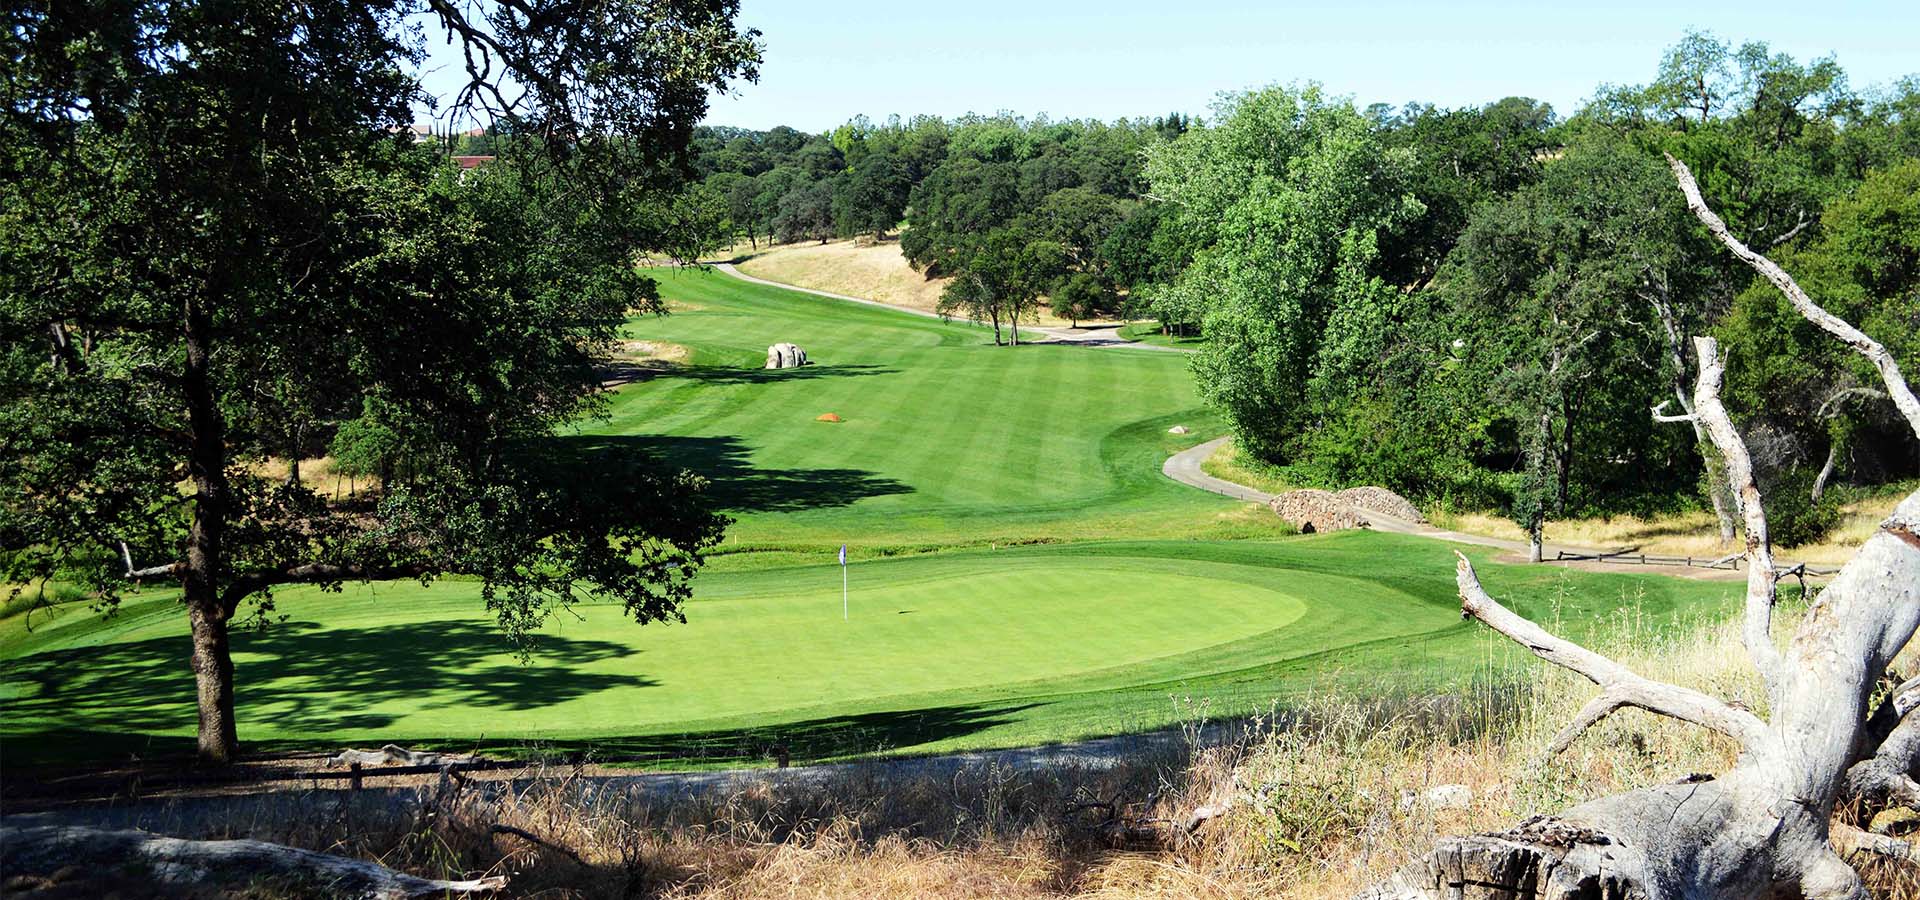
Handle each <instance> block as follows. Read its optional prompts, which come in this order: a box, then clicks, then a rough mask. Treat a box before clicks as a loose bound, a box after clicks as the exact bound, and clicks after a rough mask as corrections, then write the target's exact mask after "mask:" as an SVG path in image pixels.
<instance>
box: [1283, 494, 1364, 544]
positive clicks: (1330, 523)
mask: <svg viewBox="0 0 1920 900" xmlns="http://www.w3.org/2000/svg"><path fill="white" fill-rule="evenodd" d="M1267 505H1268V506H1270V507H1272V508H1273V511H1274V512H1275V513H1278V514H1279V516H1280V518H1282V519H1285V520H1287V521H1288V522H1291V523H1293V527H1295V528H1298V529H1300V533H1301V534H1317V533H1320V532H1326V531H1340V530H1342V529H1347V528H1359V527H1362V526H1364V525H1365V524H1366V521H1365V520H1363V519H1361V518H1360V514H1359V513H1358V512H1356V511H1355V510H1354V508H1353V507H1352V506H1349V505H1347V504H1345V503H1342V502H1340V498H1339V496H1338V495H1336V494H1334V493H1333V492H1332V491H1321V490H1315V489H1313V488H1307V489H1305V490H1298V491H1288V492H1286V493H1284V494H1281V495H1280V496H1278V497H1275V498H1273V500H1272V501H1271V502H1270V503H1268V504H1267Z"/></svg>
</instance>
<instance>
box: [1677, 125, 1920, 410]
mask: <svg viewBox="0 0 1920 900" xmlns="http://www.w3.org/2000/svg"><path fill="white" fill-rule="evenodd" d="M1667 165H1668V166H1669V167H1671V168H1672V169H1673V177H1674V178H1675V179H1677V180H1678V181H1679V182H1680V191H1681V193H1684V194H1686V195H1687V208H1688V209H1690V210H1692V211H1693V215H1694V217H1695V218H1697V219H1699V220H1700V223H1701V224H1703V225H1705V226H1707V230H1708V231H1710V232H1712V233H1713V236H1714V237H1715V238H1718V239H1719V241H1720V243H1722V244H1724V245H1726V248H1727V249H1728V250H1731V251H1733V255H1734V256H1737V257H1739V258H1740V260H1741V261H1743V262H1745V263H1746V264H1747V265H1749V266H1752V267H1753V269H1754V271H1756V272H1759V273H1760V274H1761V276H1762V277H1764V278H1766V279H1767V280H1768V281H1771V282H1773V286H1774V287H1777V288H1779V289H1780V293H1782V294H1785V295H1786V297H1787V301H1788V302H1789V303H1792V304H1793V308H1794V309H1796V310H1798V311H1799V312H1800V315H1801V316H1802V317H1804V318H1805V319H1806V320H1807V321H1809V322H1812V323H1813V324H1815V325H1817V326H1819V327H1820V328H1821V330H1823V331H1825V332H1827V333H1828V334H1831V335H1833V336H1834V337H1837V338H1839V339H1840V340H1841V341H1843V342H1845V343H1846V345H1847V346H1849V347H1852V348H1853V349H1854V350H1855V351H1856V352H1858V353H1859V354H1860V355H1861V356H1864V357H1866V358H1867V361H1868V362H1871V363H1873V367H1874V368H1875V369H1876V370H1878V371H1879V372H1880V378H1881V380H1883V381H1885V382H1886V383H1887V393H1888V394H1889V395H1890V396H1891V397H1892V398H1893V405H1894V406H1895V407H1897V408H1899V410H1900V414H1901V415H1902V416H1905V417H1906V420H1907V424H1908V425H1909V426H1910V427H1912V428H1913V433H1914V434H1915V435H1920V397H1915V396H1914V393H1913V388H1912V387H1911V386H1910V385H1908V384H1907V380H1906V378H1905V376H1903V375H1901V374H1900V364H1899V363H1898V362H1895V361H1894V358H1893V354H1892V353H1889V352H1887V348H1885V347H1883V346H1881V345H1880V342H1878V341H1876V340H1874V339H1873V338H1870V337H1868V336H1867V335H1866V332H1863V331H1861V330H1860V329H1858V328H1855V327H1853V325H1852V324H1850V323H1849V322H1847V320H1845V319H1842V318H1840V317H1839V316H1836V315H1834V314H1832V313H1830V312H1827V311H1826V310H1825V309H1822V308H1821V307H1820V305H1819V304H1817V303H1814V302H1813V298H1812V297H1809V296H1807V292H1806V291H1803V290H1801V289H1800V284H1799V283H1798V282H1796V281H1794V280H1793V276H1791V275H1788V274H1787V271H1786V270H1785V269H1782V268H1780V266H1779V264H1777V263H1775V262H1774V261H1773V260H1771V259H1768V258H1766V257H1765V256H1764V255H1762V254H1760V253H1757V252H1755V251H1754V250H1752V249H1751V248H1749V247H1748V246H1747V245H1746V244H1743V243H1741V242H1740V239H1739V238H1736V237H1734V236H1733V233H1732V232H1730V231H1728V230H1727V223H1726V222H1724V221H1721V219H1720V217H1719V216H1718V215H1716V214H1715V213H1714V211H1713V210H1712V209H1711V208H1709V207H1708V206H1707V201H1706V200H1705V199H1704V198H1702V197H1701V196H1700V185H1699V184H1698V183H1697V182H1695V181H1694V179H1693V172H1692V171H1690V170H1689V169H1688V168H1687V164H1686V163H1683V162H1681V161H1680V160H1678V159H1675V158H1674V156H1673V154H1671V153H1669V154H1667Z"/></svg>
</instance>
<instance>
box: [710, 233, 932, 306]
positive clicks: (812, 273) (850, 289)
mask: <svg viewBox="0 0 1920 900" xmlns="http://www.w3.org/2000/svg"><path fill="white" fill-rule="evenodd" d="M738 268H739V269H740V271H742V272H745V273H747V274H748V275H752V276H753V277H755V278H765V279H766V280H768V281H778V282H780V283H781V284H791V285H794V286H796V287H804V288H812V289H814V290H816V291H830V292H832V293H835V294H846V295H848V296H850V297H864V298H866V299H869V300H878V301H880V302H882V303H891V304H893V305H895V306H905V307H909V308H912V309H919V310H925V311H927V312H932V311H933V308H934V306H935V305H936V304H938V303H939V302H940V292H941V291H942V290H945V289H946V286H947V279H944V278H927V277H926V276H924V275H921V274H920V273H919V272H916V271H914V269H913V267H912V266H910V265H908V264H907V258H906V257H904V256H901V255H900V244H899V243H898V242H896V241H887V242H884V243H873V242H871V240H866V241H857V240H846V241H828V242H827V243H825V244H821V243H817V242H813V241H805V242H801V243H797V244H782V245H779V246H777V247H773V248H771V249H765V250H761V251H760V252H758V253H755V254H753V255H752V256H750V257H749V258H748V259H747V260H746V261H744V262H741V263H739V264H738Z"/></svg>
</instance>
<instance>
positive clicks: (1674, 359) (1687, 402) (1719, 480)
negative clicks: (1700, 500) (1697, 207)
mask: <svg viewBox="0 0 1920 900" xmlns="http://www.w3.org/2000/svg"><path fill="white" fill-rule="evenodd" d="M1653 311H1654V313H1655V315H1658V316H1659V317H1660V325H1661V329H1662V331H1663V333H1664V334H1665V335H1666V339H1667V357H1668V361H1669V362H1670V363H1672V365H1673V372H1674V381H1673V398H1674V399H1675V400H1677V401H1679V403H1680V410H1681V412H1682V414H1683V416H1682V418H1683V419H1684V420H1685V421H1686V422H1687V423H1688V424H1690V425H1692V426H1693V441H1694V445H1695V446H1697V447H1699V448H1700V456H1701V457H1702V459H1703V461H1704V462H1705V464H1706V470H1707V497H1708V499H1710V500H1711V501H1712V502H1713V518H1714V520H1715V521H1716V522H1718V523H1719V526H1720V543H1721V544H1723V545H1724V544H1731V543H1733V537H1734V527H1735V526H1734V521H1733V519H1734V510H1733V498H1732V497H1730V496H1728V494H1727V480H1726V472H1724V471H1722V469H1721V465H1720V459H1719V457H1718V455H1717V454H1715V452H1714V450H1713V443H1712V442H1711V441H1709V440H1707V431H1706V429H1705V428H1703V427H1701V425H1700V422H1699V420H1698V419H1695V418H1693V400H1692V398H1690V397H1688V396H1687V386H1686V371H1687V354H1686V349H1685V347H1686V336H1685V335H1683V334H1682V333H1681V331H1680V319H1679V316H1677V315H1675V314H1674V311H1673V305H1672V304H1671V303H1669V302H1668V301H1667V299H1666V295H1665V291H1664V290H1663V291H1662V292H1661V294H1660V296H1658V297H1657V298H1656V299H1655V300H1654V301H1653Z"/></svg>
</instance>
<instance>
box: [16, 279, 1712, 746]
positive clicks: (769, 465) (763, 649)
mask: <svg viewBox="0 0 1920 900" xmlns="http://www.w3.org/2000/svg"><path fill="white" fill-rule="evenodd" d="M662 281H663V290H664V292H665V293H666V295H667V296H668V297H669V298H671V299H672V300H674V301H675V302H676V304H677V305H678V307H679V308H680V309H682V310H684V311H683V312H680V313H676V314H674V315H672V316H669V317H665V318H657V319H646V320H639V321H635V322H634V323H632V325H631V326H630V331H631V335H632V337H634V338H635V339H645V340H652V341H662V342H669V343H671V344H674V345H676V346H684V347H687V348H690V353H689V355H688V357H687V361H686V364H685V365H684V366H683V367H682V368H678V369H675V370H672V371H670V372H669V373H668V374H664V375H660V376H658V377H655V378H653V379H651V380H648V381H644V382H641V383H637V384H634V385H630V386H628V387H626V388H624V389H622V390H621V392H620V393H619V395H618V396H617V398H616V399H615V401H614V402H613V404H612V405H611V408H610V414H609V417H608V418H607V420H605V421H601V422H595V423H591V425H590V427H585V428H582V429H581V430H580V433H578V434H576V435H572V436H569V437H566V438H563V440H568V441H578V442H593V443H599V444H605V445H609V446H612V447H616V448H624V449H627V450H630V451H631V452H635V453H644V454H649V455H652V456H655V457H659V458H663V459H665V460H668V461H672V462H676V463H679V464H683V465H687V466H690V467H693V468H695V469H697V470H700V471H703V472H706V473H708V474H709V475H711V476H712V477H713V478H714V480H715V491H716V496H717V497H718V498H719V499H720V500H721V502H723V503H724V504H725V505H726V506H727V507H728V508H729V509H730V510H731V511H732V513H733V515H735V516H736V517H737V520H738V521H737V523H736V525H735V526H734V528H733V529H732V531H731V534H730V536H729V539H728V541H727V544H726V545H725V546H724V548H723V552H722V553H721V554H720V555H719V556H718V557H717V559H716V561H715V563H714V565H712V566H710V567H709V570H708V571H707V572H705V573H703V574H702V575H701V576H700V578H699V580H698V583H697V593H696V597H695V599H694V600H693V601H692V603H691V604H689V606H688V608H687V610H686V613H687V617H688V620H689V621H688V623H687V624H686V625H684V626H681V625H673V626H648V627H644V628H642V627H637V626H635V625H633V624H632V623H631V622H626V621H623V620H622V618H621V615H620V611H619V610H618V609H617V608H613V607H596V606H585V607H580V608H579V609H578V610H577V616H569V615H562V616H559V617H557V618H556V619H555V621H554V622H553V623H552V624H551V626H550V627H549V628H548V629H547V630H546V632H545V633H544V634H543V635H542V637H541V640H540V642H539V645H538V647H537V648H536V652H535V654H534V656H533V658H532V659H531V660H530V661H528V662H526V663H522V662H521V661H520V660H518V659H516V658H515V657H514V655H513V654H512V652H511V651H510V649H509V648H508V647H506V646H505V645H504V644H503V643H502V642H501V640H500V639H499V638H498V636H497V635H496V633H495V632H494V630H493V628H492V623H491V622H490V621H488V619H487V617H486V614H485V612H484V610H483V608H482V606H481V604H480V602H479V600H478V597H477V594H478V591H477V588H476V586H475V585H473V584H472V583H468V582H460V581H447V582H443V583H440V584H436V585H433V586H430V587H421V586H419V585H416V584H412V583H388V584H378V585H370V586H349V587H348V588H347V590H346V591H344V592H343V593H340V594H326V593H322V592H320V591H317V590H313V589H308V588H291V589H286V590H282V591H279V592H276V600H277V603H278V612H279V613H280V614H284V615H285V616H286V620H285V621H282V622H277V623H276V624H274V625H273V626H272V627H271V628H268V629H266V630H265V631H262V632H258V633H252V632H249V633H244V634H238V635H236V637H235V641H234V644H235V654H236V665H237V670H238V677H237V684H238V700H239V704H238V705H239V711H240V719H241V722H240V724H241V729H242V736H243V738H244V739H246V740H248V741H250V742H253V743H255V744H257V745H267V746H273V745H285V746H314V745H320V746H328V747H334V746H339V745H342V744H360V743H379V742H385V741H399V742H402V743H415V744H427V745H442V746H457V747H469V746H481V747H487V748H491V749H497V750H506V751H513V750H518V749H524V748H525V747H526V746H527V745H528V743H529V742H537V743H538V744H540V745H544V746H552V747H557V748H563V749H577V748H582V747H593V748H595V749H597V750H599V751H601V752H603V753H606V754H611V755H616V756H623V757H634V758H647V759H661V760H670V761H672V762H673V763H675V764H680V765H688V764H691V765H701V764H717V763H727V762H738V761H740V760H742V759H749V760H751V759H761V758H764V756H765V754H766V752H767V748H768V747H770V746H772V745H787V746H790V747H791V748H792V750H793V754H794V756H795V757H796V758H800V759H807V758H827V757H838V756H846V755H853V754H862V753H873V752H890V751H931V750H947V749H960V748H976V747H988V746H1006V745H1013V744H1024V743H1037V742H1044V741H1049V740H1066V739H1074V738H1079V737H1087V736H1093V735H1099V734H1110V733H1115V732H1121V731H1131V730H1142V729H1149V728H1157V727H1163V726H1166V725H1168V724H1171V723H1175V722H1178V721H1182V720H1183V719H1185V718H1187V717H1190V716H1192V715H1195V714H1196V713H1199V712H1201V711H1203V710H1204V711H1205V712H1206V713H1208V714H1215V715H1225V714H1240V713H1252V712H1258V711H1261V710H1263V709H1265V708H1267V707H1268V706H1269V705H1270V704H1272V703H1273V702H1275V701H1276V699H1277V698H1284V697H1287V696H1289V695H1293V694H1297V693H1299V692H1301V691H1309V690H1315V689H1318V688H1321V687H1325V686H1328V685H1330V684H1335V683H1341V682H1345V681H1349V680H1359V681H1363V682H1365V683H1367V684H1368V685H1369V687H1370V688H1373V689H1379V688H1381V687H1382V685H1381V679H1382V673H1390V677H1389V678H1388V683H1387V685H1386V688H1387V689H1407V690H1413V689H1419V688H1425V687H1430V686H1432V685H1434V684H1439V683H1444V682H1447V681H1452V680H1457V679H1460V678H1467V677H1484V676H1485V675H1487V674H1488V670H1489V668H1490V667H1491V668H1492V669H1494V670H1496V673H1497V671H1498V670H1499V669H1501V668H1502V667H1504V666H1505V665H1507V664H1508V662H1509V661H1510V660H1511V658H1512V651H1510V650H1509V649H1508V648H1506V647H1505V646H1504V645H1503V644H1501V643H1500V642H1496V641H1492V640H1490V639H1489V638H1488V637H1487V636H1486V634H1485V633H1484V632H1482V631H1478V630H1475V629H1473V628H1471V627H1469V626H1468V625H1465V624H1463V623H1461V622H1460V620H1459V616H1458V612H1457V607H1456V605H1455V601H1454V599H1453V587H1452V567H1451V562H1450V560H1451V557H1450V551H1449V550H1448V548H1447V547H1445V546H1443V545H1440V544H1436V543H1433V542H1428V541H1422V540H1418V539H1412V538H1404V537H1398V536H1391V535H1377V534H1366V533H1348V534H1338V535H1323V536H1315V537H1306V538H1298V537H1288V536H1286V535H1285V534H1284V529H1283V528H1281V527H1280V526H1279V525H1278V524H1277V523H1276V522H1275V520H1274V518H1273V517H1272V516H1271V515H1269V514H1263V513H1262V512H1261V511H1259V510H1258V509H1257V508H1256V507H1250V506H1248V505H1244V504H1236V503H1233V502H1231V501H1227V500H1225V499H1223V498H1219V497H1215V496H1212V495H1209V494H1204V493H1202V492H1199V491H1194V490H1191V489H1189V488H1186V487H1183V486H1181V485H1178V484H1175V483H1174V482H1172V481H1170V480H1168V479H1166V478H1164V477H1162V476H1161V475H1160V474H1159V464H1160V462H1161V461H1162V460H1163V459H1164V458H1165V456H1166V455H1168V454H1169V453H1172V452H1174V451H1175V450H1178V449H1180V448H1182V447H1185V446H1188V445H1190V444H1191V443H1192V442H1194V441H1196V440H1198V439H1200V438H1201V437H1203V436H1205V434H1206V433H1207V432H1209V431H1217V430H1218V423H1217V422H1216V421H1214V420H1213V419H1211V418H1210V417H1208V416H1207V415H1206V414H1205V413H1203V412H1202V411H1200V410H1199V409H1198V407H1197V402H1196V400H1195V397H1194V393H1193V386H1192V382H1191V379H1190V378H1189V376H1188V375H1187V372H1186V369H1185V364H1186V360H1185V359H1184V358H1182V357H1180V356H1177V355H1174V354H1163V353H1151V352H1144V351H1132V350H1124V349H1122V350H1111V349H1100V350H1095V349H1088V348H1075V347H1044V346H1036V347H1024V348H1020V349H1010V348H996V347H993V346H992V345H991V342H990V340H987V339H986V338H985V336H984V335H983V333H982V332H981V331H980V330H979V329H975V328H970V327H967V326H963V325H950V324H943V323H940V322H937V321H933V320H927V319H921V318H915V317H912V316H908V315H905V314H901V313H897V312H892V311H888V310H881V309H872V308H866V307H860V306H857V305H852V304H845V303H841V302H837V301H831V300H825V299H819V298H814V297H811V296H808V295H803V294H797V293H793V292H788V291H782V290H778V289H772V288H764V287H758V286H752V285H748V284H744V283H742V282H739V281H735V280H731V279H728V278H726V277H725V276H722V275H717V274H710V273H700V272H669V273H665V274H664V275H663V277H662ZM780 340H791V341H795V342H797V343H799V344H800V345H801V346H803V347H805V348H807V350H808V352H809V354H810V355H811V356H812V357H813V358H814V359H815V360H816V361H817V363H818V364H817V365H814V366H810V367H807V368H805V369H801V370H797V371H784V372H767V371H765V370H762V369H760V368H758V366H759V365H760V363H761V361H762V360H763V358H764V350H765V347H766V345H767V344H769V343H773V342H775V341H780ZM829 411H830V412H834V413H837V414H839V415H840V416H842V417H843V418H844V419H845V421H844V422H842V423H839V424H827V423H820V422H816V421H814V417H815V416H817V415H819V414H820V413H823V412H829ZM1175 423H1183V424H1188V425H1190V426H1191V427H1193V428H1194V429H1195V432H1196V433H1195V434H1193V435H1188V436H1173V435H1168V434H1167V433H1166V428H1167V427H1168V426H1169V425H1171V424H1175ZM842 542H846V543H848V544H850V545H851V548H852V549H851V555H852V556H853V557H854V560H855V564H854V566H853V567H852V569H851V573H850V574H851V576H852V588H853V590H852V596H851V604H850V605H851V609H852V615H851V617H850V618H849V620H848V621H845V622H843V621H842V620H841V615H840V596H839V594H840V572H839V571H838V568H839V567H838V566H837V565H834V564H833V563H832V554H833V553H834V551H835V550H837V548H838V546H839V545H840V543H842ZM1485 576H1486V579H1487V581H1488V582H1489V584H1490V586H1491V587H1493V588H1494V589H1495V590H1496V591H1501V592H1502V593H1503V597H1509V598H1512V601H1513V602H1514V604H1515V605H1516V606H1518V607H1519V608H1521V609H1523V610H1525V611H1528V612H1530V613H1533V614H1535V615H1538V616H1541V617H1543V618H1546V619H1549V620H1563V621H1564V622H1566V623H1569V624H1568V630H1569V631H1571V632H1573V633H1576V634H1579V633H1586V632H1590V631H1593V630H1596V629H1605V628H1612V627H1615V625H1616V624H1617V620H1616V617H1615V616H1614V611H1618V610H1625V611H1627V612H1628V613H1630V614H1631V615H1632V616H1635V617H1638V618H1643V619H1646V620H1650V621H1655V622H1667V621H1671V620H1673V619H1675V618H1690V617H1694V616H1699V615H1706V614H1710V613H1712V612H1713V611H1715V610H1717V609H1720V608H1722V605H1723V604H1724V603H1725V601H1726V599H1727V598H1728V597H1730V596H1731V595H1732V593H1733V589H1731V588H1728V587H1727V586H1725V585H1719V584H1702V583H1697V582H1683V581H1677V580H1665V579H1658V578H1628V577H1622V576H1606V575H1587V574H1580V573H1571V572H1562V571H1559V570H1551V569H1545V568H1507V567H1500V566H1487V567H1486V571H1485ZM34 616H35V618H34V621H33V626H34V627H33V628H32V629H31V630H29V629H28V628H27V627H26V624H27V623H26V617H25V616H24V615H21V614H19V613H18V612H16V613H15V614H13V615H10V616H6V617H4V618H0V704H3V705H4V709H5V715H4V718H3V719H0V740H4V742H5V750H6V756H7V759H8V760H9V761H11V762H14V763H18V762H20V761H28V760H36V759H50V758H61V759H66V760H72V759H74V758H76V754H78V755H79V756H104V755H110V754H116V753H122V752H127V751H137V750H146V751H169V750H178V749H184V748H185V747H186V746H188V745H189V744H190V736H191V733H192V722H193V715H192V703H193V695H192V682H191V679H190V678H189V676H188V673H187V670H186V665H185V660H186V656H187V650H188V645H187V640H186V636H185V633H186V630H185V623H184V621H183V619H182V617H181V616H180V614H179V611H178V608H177V605H176V604H175V603H174V600H173V598H172V597H171V596H170V595H167V594H165V593H150V594H148V595H146V596H145V597H143V598H137V599H136V600H135V601H134V602H131V603H129V604H128V605H127V606H126V607H125V608H124V609H123V610H122V612H121V614H120V615H119V616H117V617H116V618H114V619H112V620H108V621H102V620H101V619H100V618H99V617H98V616H95V615H93V614H91V613H89V612H88V611H87V610H86V608H85V605H84V603H69V604H66V605H64V606H61V607H58V608H56V609H55V610H53V611H51V612H49V611H41V612H37V613H35V614H34ZM76 748H77V749H76Z"/></svg>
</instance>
